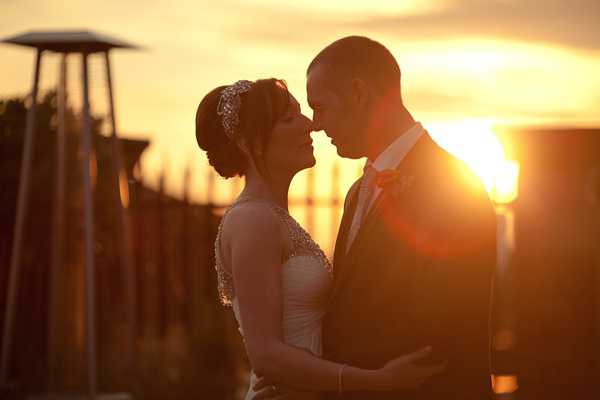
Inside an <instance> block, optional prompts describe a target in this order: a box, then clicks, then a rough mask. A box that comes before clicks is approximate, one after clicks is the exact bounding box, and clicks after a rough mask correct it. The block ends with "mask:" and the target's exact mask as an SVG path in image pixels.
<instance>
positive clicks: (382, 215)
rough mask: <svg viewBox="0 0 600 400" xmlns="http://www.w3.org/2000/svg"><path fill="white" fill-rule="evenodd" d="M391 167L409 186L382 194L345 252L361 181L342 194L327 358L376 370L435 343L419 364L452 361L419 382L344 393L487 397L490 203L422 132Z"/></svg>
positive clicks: (492, 258)
mask: <svg viewBox="0 0 600 400" xmlns="http://www.w3.org/2000/svg"><path fill="white" fill-rule="evenodd" d="M397 170H399V171H400V172H401V174H402V175H404V177H405V178H407V179H408V178H409V177H411V176H412V177H414V178H413V180H412V183H411V184H410V187H408V188H405V189H406V190H405V191H404V193H393V190H388V189H386V188H384V189H383V190H382V191H381V193H380V194H379V196H378V197H377V199H376V200H375V201H374V203H373V205H372V207H371V209H370V210H369V212H368V214H367V215H366V217H365V219H364V221H363V223H362V224H361V227H360V229H359V231H358V234H357V236H356V238H355V239H354V241H353V243H352V245H351V247H350V249H349V252H348V254H346V251H345V249H346V237H347V235H348V230H349V227H350V224H351V221H352V216H353V214H354V210H355V208H356V204H357V200H358V193H357V192H358V190H357V187H358V185H359V184H360V180H359V181H357V182H356V183H355V185H354V186H353V187H352V188H351V189H350V191H349V193H348V196H347V198H346V205H345V206H346V207H345V212H344V215H343V217H342V223H341V226H340V230H339V234H338V238H337V242H336V249H335V254H334V261H333V263H334V283H333V289H332V294H331V301H330V304H329V306H328V309H327V313H326V315H325V318H324V321H323V351H324V354H325V358H327V359H330V360H333V361H336V362H341V363H348V364H349V365H353V366H357V367H364V368H371V369H373V368H379V367H381V366H383V365H384V364H385V362H386V361H388V360H390V359H392V358H394V357H397V356H400V355H403V354H406V353H408V352H411V351H414V350H416V349H418V348H421V347H424V346H426V345H432V346H433V353H432V354H431V355H430V356H429V357H428V358H427V359H424V360H422V363H424V364H425V363H430V364H431V363H436V362H439V361H440V360H447V361H448V364H447V366H446V368H445V370H444V371H443V372H442V373H440V374H438V375H435V376H433V377H431V378H429V379H428V380H427V381H425V382H424V383H423V384H422V385H421V386H420V387H419V388H417V389H412V390H400V391H391V392H347V393H344V394H343V396H342V398H344V399H461V400H465V399H466V400H471V399H472V400H484V399H491V398H492V389H491V379H490V365H489V311H490V293H491V285H492V275H493V273H494V267H495V263H496V217H495V214H494V210H493V207H492V205H491V202H490V200H489V198H488V195H487V193H486V191H485V188H484V187H483V185H482V183H481V181H480V180H479V179H478V178H477V177H476V176H475V175H474V173H473V172H472V171H471V170H470V169H469V168H468V167H467V166H466V165H465V164H464V163H463V162H461V161H460V160H458V159H456V158H455V157H453V156H451V155H450V154H448V153H447V152H446V151H444V150H442V149H441V148H440V147H438V145H437V144H436V143H435V142H434V141H433V140H432V139H431V138H430V137H429V135H428V134H427V133H426V132H425V133H424V134H423V136H422V137H421V138H420V139H419V140H418V141H417V143H416V144H415V145H414V146H413V148H412V149H411V150H410V151H409V152H408V154H407V155H406V156H405V158H404V159H403V160H402V162H401V163H400V165H399V166H398V168H397ZM390 188H391V186H390ZM397 188H398V187H397ZM330 396H332V397H336V396H338V395H337V394H333V395H331V394H330Z"/></svg>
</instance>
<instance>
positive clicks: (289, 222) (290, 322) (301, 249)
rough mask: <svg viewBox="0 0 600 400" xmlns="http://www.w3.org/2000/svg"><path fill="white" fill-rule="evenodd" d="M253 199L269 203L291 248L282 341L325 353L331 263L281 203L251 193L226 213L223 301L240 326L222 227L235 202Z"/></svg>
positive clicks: (219, 269)
mask: <svg viewBox="0 0 600 400" xmlns="http://www.w3.org/2000/svg"><path fill="white" fill-rule="evenodd" d="M246 201H252V202H257V203H262V204H265V205H266V206H268V207H269V208H270V209H271V210H272V211H273V214H274V215H275V216H276V217H277V219H278V220H279V222H280V223H281V224H282V226H283V227H284V228H285V230H286V232H287V234H288V236H289V239H290V242H291V244H292V251H291V254H290V256H289V258H288V259H287V260H286V261H285V262H284V263H283V264H282V265H281V268H282V282H281V285H282V292H283V325H282V326H283V341H284V342H285V343H287V344H290V345H293V346H297V347H303V348H306V349H308V350H310V351H311V352H313V353H315V354H316V355H318V356H320V355H322V348H321V322H322V320H323V315H324V314H325V309H326V307H327V302H328V301H329V295H330V292H331V286H332V265H331V263H330V262H329V261H328V260H327V257H326V256H325V253H324V252H323V251H322V250H321V249H320V248H319V246H318V245H317V244H316V243H315V242H314V241H313V240H312V238H311V237H310V235H309V234H308V233H307V232H306V231H305V230H304V229H302V227H301V226H300V225H299V224H298V223H297V222H296V220H294V219H293V218H292V216H291V215H290V214H289V213H288V212H287V211H285V210H284V209H282V208H281V207H279V206H277V205H275V204H271V203H267V202H264V201H262V200H259V199H255V198H252V197H245V198H242V199H239V200H237V201H236V202H234V203H233V204H232V205H231V206H230V207H229V208H228V209H227V211H225V214H224V215H223V219H222V220H221V225H220V226H219V231H218V233H217V240H216V242H215V258H216V267H215V268H216V270H217V277H218V281H219V295H220V297H221V302H222V303H223V304H225V305H229V306H232V308H233V312H234V313H235V318H236V319H237V321H238V324H239V326H240V328H239V330H240V332H241V334H242V336H243V335H244V332H243V331H242V328H241V321H242V319H243V315H241V314H240V309H239V306H238V302H237V298H236V296H235V288H234V287H233V279H232V275H231V274H230V273H229V271H227V270H226V269H225V268H224V267H223V264H222V263H221V259H220V256H219V242H220V237H221V227H222V226H223V221H224V220H225V218H226V217H227V213H228V212H229V210H231V209H232V208H233V207H235V206H236V205H238V204H240V203H243V202H246ZM256 380H257V377H256V375H255V374H254V372H252V373H251V376H250V387H249V389H248V394H247V395H246V399H247V400H249V399H250V398H251V397H252V396H253V395H254V393H255V392H254V391H253V390H252V386H253V385H254V383H255V382H256Z"/></svg>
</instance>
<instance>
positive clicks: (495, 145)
mask: <svg viewBox="0 0 600 400" xmlns="http://www.w3.org/2000/svg"><path fill="white" fill-rule="evenodd" d="M432 137H433V139H434V140H435V141H436V142H437V143H438V144H439V145H440V146H441V147H443V148H444V149H445V150H447V151H448V152H449V153H451V154H453V155H454V156H456V157H458V158H459V159H461V160H463V161H464V162H466V163H467V164H468V165H469V166H470V167H471V168H472V169H473V171H474V172H475V173H476V174H477V175H478V176H479V178H480V179H481V181H482V182H483V184H484V185H485V188H486V189H487V191H488V194H489V195H490V197H491V198H492V200H493V201H494V202H496V203H510V202H511V201H513V200H514V199H515V198H516V197H517V183H518V176H519V165H518V163H516V162H515V161H509V160H506V158H505V156H504V150H503V149H502V145H501V144H500V141H499V140H498V138H497V137H496V136H495V135H494V134H493V132H492V125H491V121H490V120H487V119H468V120H461V121H453V122H449V123H445V124H444V125H443V127H442V126H440V129H439V132H438V133H437V134H436V132H432Z"/></svg>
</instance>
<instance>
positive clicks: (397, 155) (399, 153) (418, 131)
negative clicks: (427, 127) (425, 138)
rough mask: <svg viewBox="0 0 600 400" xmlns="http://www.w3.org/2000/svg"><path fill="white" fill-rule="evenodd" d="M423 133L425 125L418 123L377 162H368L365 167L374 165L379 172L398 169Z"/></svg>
mask: <svg viewBox="0 0 600 400" xmlns="http://www.w3.org/2000/svg"><path fill="white" fill-rule="evenodd" d="M423 132H424V131H423V125H421V123H420V122H417V123H416V124H415V125H414V126H413V127H412V128H410V129H409V130H407V131H406V132H404V134H402V135H400V137H399V138H398V139H396V140H395V141H394V142H392V144H390V145H389V146H388V147H387V148H386V149H385V150H384V151H382V152H381V154H380V155H379V156H378V157H377V158H376V159H375V161H371V160H367V162H366V164H365V167H366V166H368V165H372V166H373V168H375V169H376V170H377V171H378V172H381V171H383V170H386V169H396V168H397V167H398V165H399V164H400V162H401V161H402V159H403V158H404V157H405V156H406V154H407V153H408V151H409V150H410V149H411V148H412V147H413V146H414V144H415V143H416V142H417V140H419V138H420V137H421V136H422V135H423Z"/></svg>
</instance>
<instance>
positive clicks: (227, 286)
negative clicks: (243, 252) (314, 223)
mask: <svg viewBox="0 0 600 400" xmlns="http://www.w3.org/2000/svg"><path fill="white" fill-rule="evenodd" d="M247 202H253V203H262V204H266V205H268V206H269V208H270V209H271V211H273V214H275V216H276V217H277V219H278V220H279V222H280V223H281V224H282V225H283V227H284V228H285V230H286V232H287V234H288V237H290V240H291V236H290V231H289V228H288V227H287V226H286V224H285V223H284V222H283V221H282V217H281V215H282V213H281V211H283V213H287V212H286V211H285V210H284V209H283V208H281V207H279V206H277V205H275V204H272V203H269V202H267V201H264V200H261V199H257V198H255V197H249V196H248V197H243V198H240V199H237V200H236V201H234V202H233V203H231V205H230V206H229V207H227V210H225V213H224V214H223V217H222V218H221V223H220V224H219V229H218V230H217V238H216V239H215V270H216V271H217V280H218V284H219V286H218V290H219V297H220V299H221V303H223V304H224V305H226V306H231V305H232V301H233V299H234V298H235V288H234V287H233V275H232V274H231V272H229V271H228V270H227V269H226V268H225V267H224V266H223V262H222V261H221V254H220V251H219V249H220V247H221V246H220V244H221V230H222V229H223V222H224V221H225V218H226V217H227V214H229V211H231V210H232V209H233V208H234V207H235V206H237V205H239V204H242V203H247ZM291 242H292V251H293V246H294V243H293V241H291Z"/></svg>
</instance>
